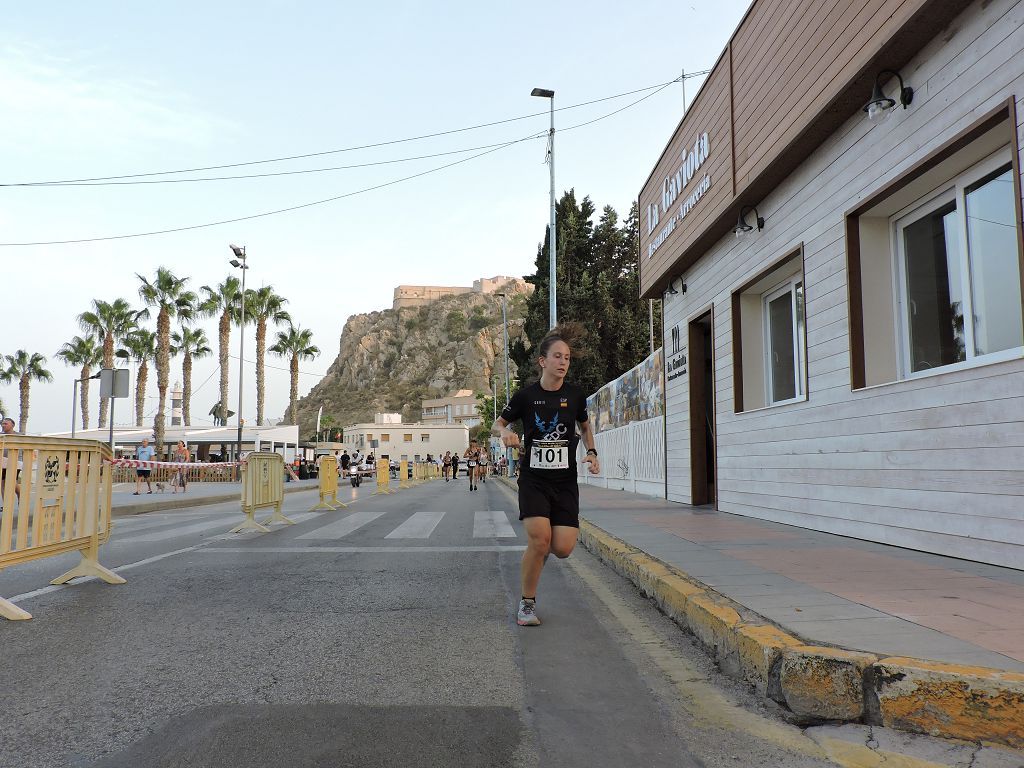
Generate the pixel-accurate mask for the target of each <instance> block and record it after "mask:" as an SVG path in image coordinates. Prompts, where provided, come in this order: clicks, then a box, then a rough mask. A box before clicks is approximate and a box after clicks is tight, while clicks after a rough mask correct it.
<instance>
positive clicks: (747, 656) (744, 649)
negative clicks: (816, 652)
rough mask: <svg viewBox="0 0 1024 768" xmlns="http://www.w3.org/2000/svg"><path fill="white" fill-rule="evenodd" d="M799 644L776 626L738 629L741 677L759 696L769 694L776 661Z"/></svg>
mask: <svg viewBox="0 0 1024 768" xmlns="http://www.w3.org/2000/svg"><path fill="white" fill-rule="evenodd" d="M798 645H800V641H799V640H797V639H796V638H795V637H793V636H792V635H790V634H789V633H788V632H783V631H782V630H781V629H779V628H778V627H776V626H774V625H772V624H767V625H762V624H740V625H739V626H738V627H736V651H737V654H738V656H739V665H740V675H741V676H742V677H743V679H744V680H746V681H747V682H748V683H750V684H751V685H752V686H754V687H755V688H756V689H757V691H758V693H760V694H762V695H764V694H766V693H767V692H768V680H769V675H770V674H771V671H772V668H773V666H774V665H775V663H776V661H778V660H779V659H780V658H781V657H782V652H783V651H784V650H786V649H787V648H793V647H794V646H798Z"/></svg>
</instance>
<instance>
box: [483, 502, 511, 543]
mask: <svg viewBox="0 0 1024 768" xmlns="http://www.w3.org/2000/svg"><path fill="white" fill-rule="evenodd" d="M515 537H516V532H515V529H514V528H513V527H512V526H511V525H510V524H509V522H508V516H507V515H506V514H505V513H504V512H503V511H502V510H500V509H492V510H490V511H488V512H475V513H473V538H474V539H491V538H495V539H507V538H513V539H514V538H515Z"/></svg>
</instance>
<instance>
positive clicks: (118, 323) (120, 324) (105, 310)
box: [78, 299, 149, 428]
mask: <svg viewBox="0 0 1024 768" xmlns="http://www.w3.org/2000/svg"><path fill="white" fill-rule="evenodd" d="M148 317H149V311H148V310H145V309H132V307H131V305H130V304H129V303H128V302H127V301H125V300H124V299H115V300H114V301H112V302H106V301H100V300H99V299H93V301H92V310H90V311H88V312H83V313H82V314H80V315H79V316H78V324H79V325H80V326H81V327H82V330H83V331H88V332H89V333H92V334H94V335H95V336H96V337H97V338H99V339H103V367H104V368H113V367H114V347H115V345H117V344H120V343H121V342H122V341H124V337H125V336H127V335H128V334H129V333H130V332H131V331H133V330H134V329H135V328H137V327H138V324H139V321H140V320H145V319H146V318H148ZM109 406H110V402H109V401H108V400H102V399H101V400H100V423H99V426H100V428H103V427H105V426H107V409H108V408H109Z"/></svg>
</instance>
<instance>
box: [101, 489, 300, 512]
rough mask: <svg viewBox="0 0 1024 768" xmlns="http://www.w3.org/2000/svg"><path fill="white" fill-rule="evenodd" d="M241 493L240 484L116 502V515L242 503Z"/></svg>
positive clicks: (287, 491) (291, 490) (291, 491)
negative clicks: (211, 493) (198, 493)
mask: <svg viewBox="0 0 1024 768" xmlns="http://www.w3.org/2000/svg"><path fill="white" fill-rule="evenodd" d="M319 487H320V486H319V485H318V484H312V485H299V486H298V487H294V488H289V487H288V483H285V488H284V492H285V493H286V494H288V493H301V492H302V491H316V490H318V489H319ZM241 494H242V486H241V484H239V486H238V490H237V491H236V492H235V493H219V494H217V495H215V496H187V494H182V496H181V498H180V499H179V498H174V499H169V500H164V499H161V500H160V501H156V500H153V501H138V502H135V503H134V504H115V505H114V517H127V516H129V515H141V514H143V513H145V512H165V511H167V510H170V509H184V508H185V507H208V506H210V505H212V504H223V503H225V502H228V501H237V502H238V503H239V504H241V503H242V495H241Z"/></svg>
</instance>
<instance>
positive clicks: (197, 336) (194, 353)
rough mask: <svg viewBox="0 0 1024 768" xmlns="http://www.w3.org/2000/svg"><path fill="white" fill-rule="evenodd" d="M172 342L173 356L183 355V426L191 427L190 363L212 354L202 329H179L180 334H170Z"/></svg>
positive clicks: (208, 341) (184, 327)
mask: <svg viewBox="0 0 1024 768" xmlns="http://www.w3.org/2000/svg"><path fill="white" fill-rule="evenodd" d="M171 340H172V341H173V342H174V348H173V349H174V354H175V355H184V356H185V359H184V362H182V364H181V373H182V378H183V379H184V385H183V390H184V391H183V392H182V404H181V410H182V416H183V417H184V419H183V420H184V422H185V426H186V427H188V426H191V425H192V415H191V408H192V407H191V400H192V361H193V360H194V359H198V358H201V357H206V356H207V355H209V354H211V353H212V352H213V350H212V349H210V340H209V339H207V338H206V331H204V330H203V329H202V328H189V327H187V326H184V325H183V326H182V327H181V333H179V332H178V331H175V332H174V333H172V334H171Z"/></svg>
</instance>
